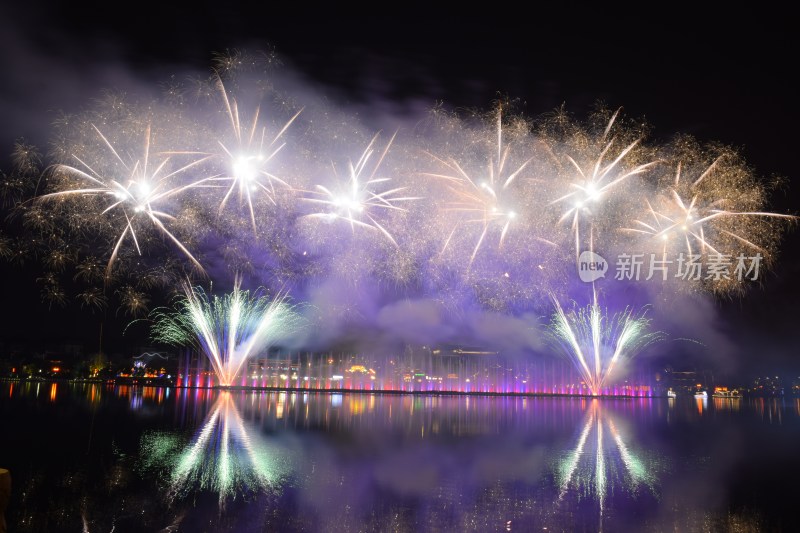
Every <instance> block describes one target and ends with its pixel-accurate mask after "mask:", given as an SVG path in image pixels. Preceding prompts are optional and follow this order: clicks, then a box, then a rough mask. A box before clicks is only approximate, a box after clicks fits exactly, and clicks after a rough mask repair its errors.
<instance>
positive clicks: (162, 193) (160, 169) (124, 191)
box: [39, 125, 204, 279]
mask: <svg viewBox="0 0 800 533" xmlns="http://www.w3.org/2000/svg"><path fill="white" fill-rule="evenodd" d="M92 128H93V129H94V131H95V132H96V134H97V136H98V137H99V138H100V140H101V141H102V143H103V145H104V146H105V147H106V148H107V151H108V156H109V159H110V160H108V159H101V160H100V161H99V164H100V165H102V166H101V167H95V165H94V163H93V164H92V165H90V164H89V163H88V162H86V161H84V160H83V159H81V157H80V156H78V155H76V154H73V156H72V157H73V158H74V159H75V160H76V161H77V162H78V163H79V165H80V168H79V167H74V166H70V165H56V166H55V167H54V172H55V173H56V174H57V175H59V174H60V175H64V176H66V177H69V178H75V179H77V181H78V182H79V185H78V186H77V187H73V186H70V187H69V188H68V189H67V190H61V191H57V192H54V193H50V194H46V195H44V196H41V197H39V200H40V201H53V200H57V199H61V198H65V197H79V198H87V197H101V198H103V199H104V202H103V204H102V207H101V210H100V212H99V213H98V215H99V216H100V217H103V216H109V217H116V220H118V221H119V225H120V226H121V227H122V228H123V229H122V232H121V233H120V234H119V235H118V237H117V238H116V243H115V245H114V248H113V251H112V252H111V257H110V258H109V260H108V266H107V267H106V279H108V278H109V277H110V275H111V268H112V266H113V264H114V261H115V260H116V258H117V256H118V254H119V250H120V247H121V246H122V244H123V242H124V241H125V239H126V237H130V239H131V240H132V241H133V244H134V246H135V247H136V251H137V252H138V253H139V255H141V254H142V250H141V247H140V246H139V239H138V238H137V226H138V225H139V221H140V220H142V219H144V220H145V221H146V222H147V223H148V225H150V226H152V227H155V228H156V229H157V230H158V231H159V232H160V233H161V234H162V235H164V236H166V237H168V238H169V239H170V240H171V241H172V242H173V243H174V244H175V245H176V246H177V247H178V249H179V250H180V251H181V252H183V254H184V255H185V256H186V257H187V258H189V259H190V260H191V261H192V262H193V263H194V264H195V266H196V267H197V268H198V269H199V270H200V271H201V272H202V271H203V267H202V265H201V264H200V262H199V261H197V259H195V257H194V256H193V255H192V254H191V253H190V252H189V250H188V249H187V248H186V246H184V244H183V243H182V242H181V241H180V240H178V238H177V237H175V235H173V234H172V233H171V232H170V231H169V230H168V229H167V227H166V225H165V224H164V221H165V220H167V221H168V220H173V219H174V218H175V217H173V216H172V215H170V214H168V213H166V212H164V211H162V210H161V209H160V207H159V202H162V201H164V200H165V199H167V198H169V197H170V196H172V195H174V194H175V193H176V192H177V191H178V189H177V188H175V187H172V186H171V181H170V180H171V178H174V177H175V176H178V175H180V174H181V173H183V172H185V171H186V170H188V169H190V168H192V167H194V166H195V165H198V164H199V163H201V162H202V161H203V160H204V158H201V159H196V160H194V161H191V162H190V163H188V164H185V165H182V166H180V167H179V168H177V169H176V170H168V168H169V167H168V163H169V162H170V158H169V157H164V156H162V157H161V158H159V159H157V160H156V161H151V154H150V141H151V135H150V126H149V125H148V126H147V129H146V131H145V135H144V138H145V142H144V148H143V151H142V155H141V157H140V158H136V159H134V160H133V161H127V162H126V161H125V159H123V158H122V156H120V154H119V152H118V151H117V150H116V149H115V148H114V146H113V145H112V144H111V142H109V140H108V139H107V138H106V136H105V135H103V133H102V132H101V131H100V130H99V129H98V128H97V126H95V125H92ZM103 167H106V168H103ZM70 181H71V180H70ZM81 185H83V186H81Z"/></svg>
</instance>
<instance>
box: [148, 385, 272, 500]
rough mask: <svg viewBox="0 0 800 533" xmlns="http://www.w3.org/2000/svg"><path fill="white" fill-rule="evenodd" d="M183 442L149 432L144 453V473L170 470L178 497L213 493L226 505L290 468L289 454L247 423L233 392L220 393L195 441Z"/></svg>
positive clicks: (262, 487)
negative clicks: (187, 443)
mask: <svg viewBox="0 0 800 533" xmlns="http://www.w3.org/2000/svg"><path fill="white" fill-rule="evenodd" d="M180 441H181V439H180V437H179V436H178V435H176V434H174V433H171V432H152V433H148V434H146V435H145V436H144V437H143V438H142V446H141V454H140V455H141V457H142V466H143V468H144V469H145V470H151V469H154V468H157V469H159V470H162V471H164V472H166V477H167V479H168V484H169V491H168V492H169V496H170V497H171V498H173V499H174V498H176V497H181V496H184V495H186V494H187V493H189V492H192V491H196V490H201V491H211V492H214V493H215V494H217V495H218V496H219V504H220V507H224V506H225V503H226V500H227V499H228V498H232V497H235V496H237V495H238V494H239V493H246V492H252V491H261V490H266V489H268V488H269V487H271V486H272V485H273V484H274V483H275V482H276V481H277V480H278V479H279V478H280V477H281V476H282V475H284V474H285V472H286V471H287V468H288V462H287V459H286V452H285V451H284V450H282V449H281V448H280V447H278V446H277V445H274V444H272V443H270V442H269V441H268V440H267V439H265V438H263V437H262V435H261V433H260V431H259V429H258V428H257V427H254V426H252V425H251V424H249V423H247V422H245V421H244V420H243V419H242V416H241V415H240V413H239V410H238V408H237V407H236V403H235V401H234V398H233V395H232V394H231V393H229V392H221V393H220V394H219V396H218V397H217V399H216V400H215V401H214V404H213V406H212V408H211V410H210V411H209V413H208V415H207V416H206V418H205V420H204V421H203V423H202V425H201V426H200V427H199V428H198V429H197V431H195V434H194V437H193V438H192V441H191V443H190V444H189V445H187V446H184V445H182V443H181V442H180Z"/></svg>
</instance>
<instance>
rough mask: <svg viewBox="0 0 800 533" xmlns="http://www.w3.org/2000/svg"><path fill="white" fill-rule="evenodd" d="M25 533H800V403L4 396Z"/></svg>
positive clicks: (16, 519)
mask: <svg viewBox="0 0 800 533" xmlns="http://www.w3.org/2000/svg"><path fill="white" fill-rule="evenodd" d="M0 421H2V438H0V467H2V468H8V469H9V470H11V473H12V479H13V491H12V499H11V503H10V506H9V509H8V511H7V513H6V518H7V520H8V523H9V530H10V531H21V532H28V531H47V532H51V531H75V532H80V531H86V532H110V531H114V532H126V531H165V532H166V531H189V532H195V531H281V532H283V531H287V532H291V531H347V532H350V531H398V532H399V531H548V532H552V531H637V532H639V531H797V530H798V527H799V526H800V519H798V518H796V517H797V516H798V503H797V501H798V500H797V498H796V494H797V489H798V487H800V400H798V399H779V400H769V399H767V400H756V399H742V400H715V399H711V398H710V399H708V400H705V401H703V400H694V399H692V398H686V399H681V398H678V399H677V400H667V399H666V398H657V399H635V400H634V399H599V400H591V399H580V398H546V397H526V398H523V397H480V396H411V395H380V394H355V393H351V394H325V393H301V392H298V393H292V392H241V391H236V392H224V391H220V390H198V389H165V388H152V387H138V388H135V387H124V386H117V387H113V386H105V385H74V384H68V383H9V382H4V383H0Z"/></svg>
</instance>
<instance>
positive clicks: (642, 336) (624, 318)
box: [549, 289, 662, 396]
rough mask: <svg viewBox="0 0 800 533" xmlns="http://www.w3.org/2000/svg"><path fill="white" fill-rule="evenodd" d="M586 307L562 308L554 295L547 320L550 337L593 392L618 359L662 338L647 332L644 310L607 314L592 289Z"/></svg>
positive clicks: (647, 325) (602, 384)
mask: <svg viewBox="0 0 800 533" xmlns="http://www.w3.org/2000/svg"><path fill="white" fill-rule="evenodd" d="M592 297H593V298H592V303H591V304H589V305H588V306H587V307H584V308H581V309H578V310H572V311H569V312H566V311H564V309H563V308H562V307H561V304H560V303H559V302H558V300H556V299H555V298H553V304H554V306H555V308H556V312H555V313H554V314H553V318H552V320H551V323H550V329H549V331H550V335H551V339H552V340H553V341H554V342H555V343H556V344H557V345H558V346H559V347H560V348H561V349H562V350H563V351H565V352H566V353H567V355H568V357H569V358H570V360H572V361H573V362H574V363H575V367H576V368H577V369H578V371H579V372H580V374H581V377H582V378H583V380H584V383H585V384H586V386H587V387H589V390H590V391H591V393H592V395H593V396H597V395H599V394H602V391H603V386H604V385H605V384H606V381H607V379H608V378H609V376H610V375H611V373H612V371H613V370H614V367H615V365H617V364H618V363H619V362H620V361H621V360H623V359H625V358H626V357H633V355H635V354H636V353H638V352H639V351H641V350H642V349H644V348H645V347H646V346H648V345H649V344H651V343H653V342H656V341H658V340H660V339H661V337H662V335H661V333H658V332H655V333H654V332H649V331H648V328H649V325H650V319H648V318H646V317H645V312H644V311H642V312H638V313H637V312H634V311H633V310H632V309H630V308H626V309H625V310H624V311H622V312H620V313H616V314H614V315H610V316H609V315H608V314H607V312H604V310H603V309H602V308H601V307H600V304H599V303H598V297H597V291H596V290H595V289H593V291H592Z"/></svg>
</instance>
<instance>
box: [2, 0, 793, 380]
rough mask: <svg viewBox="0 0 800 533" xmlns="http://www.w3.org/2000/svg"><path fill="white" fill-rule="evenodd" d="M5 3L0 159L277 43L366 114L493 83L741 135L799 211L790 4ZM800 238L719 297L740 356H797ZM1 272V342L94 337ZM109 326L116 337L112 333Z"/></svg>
mask: <svg viewBox="0 0 800 533" xmlns="http://www.w3.org/2000/svg"><path fill="white" fill-rule="evenodd" d="M8 4H10V3H9V2H6V3H4V4H3V5H2V6H1V7H0V124H2V128H0V169H7V168H8V167H9V165H10V163H9V157H8V155H7V154H9V153H10V151H11V148H12V145H13V143H14V141H15V139H18V138H25V140H27V141H28V142H31V143H33V144H36V145H39V146H42V147H46V145H47V142H48V135H49V133H48V131H49V129H50V128H49V124H50V123H51V122H52V121H53V119H54V118H55V117H56V115H57V112H58V111H60V110H63V111H66V112H70V111H76V110H80V109H81V108H83V107H86V106H88V105H90V104H91V100H92V99H93V98H96V97H98V96H100V94H101V91H102V90H103V89H109V88H111V89H122V90H130V91H132V92H134V91H138V90H140V89H141V88H142V87H150V88H151V90H152V89H153V88H157V87H158V85H159V83H162V82H164V81H165V80H167V79H168V78H169V76H170V75H176V76H185V75H190V74H192V73H198V74H206V73H208V70H209V67H210V64H211V57H212V53H214V52H224V51H225V50H226V49H233V48H243V49H247V50H260V49H267V48H273V49H274V50H275V51H276V52H277V54H278V55H279V56H280V57H281V58H282V59H283V61H284V62H285V64H286V68H287V69H290V70H293V71H296V72H297V73H298V75H299V76H300V77H301V78H303V79H305V81H306V82H307V83H308V84H310V85H312V86H314V87H316V88H317V89H319V90H320V91H321V92H323V93H326V94H328V95H329V97H330V98H331V99H333V100H334V101H337V102H339V103H341V104H342V105H347V106H349V107H351V108H353V109H358V110H359V111H360V113H361V114H362V115H364V117H366V122H367V123H369V118H368V117H369V116H370V112H371V111H372V112H375V111H376V110H377V113H375V114H376V115H379V116H387V115H388V116H393V115H394V116H398V117H407V116H408V115H413V114H418V113H421V112H424V110H425V109H427V108H429V107H431V106H432V105H434V104H435V103H437V102H439V101H442V102H444V104H445V106H446V107H449V108H463V107H480V108H488V107H489V106H490V104H491V102H492V101H493V100H495V99H497V97H498V95H505V96H508V97H511V98H518V99H520V100H521V101H522V102H524V105H523V110H524V112H525V114H527V115H528V116H531V117H536V116H538V115H540V114H542V113H545V112H549V111H551V110H553V109H554V108H556V107H558V106H560V105H562V104H564V105H565V106H566V108H567V110H568V111H570V112H571V113H573V114H575V115H576V116H578V117H581V116H585V115H586V114H587V113H588V112H590V111H591V110H592V109H593V108H594V106H595V105H596V104H597V102H598V101H602V102H604V103H605V104H606V105H607V106H609V107H611V108H616V107H620V106H621V107H622V108H623V109H624V112H625V113H626V114H627V115H628V116H630V117H637V118H642V119H644V120H646V121H647V122H648V123H649V124H651V126H652V128H653V130H652V140H655V141H658V140H667V139H670V138H671V137H672V136H673V135H674V134H676V133H688V134H692V135H694V136H696V137H697V138H698V139H700V140H701V141H720V142H722V143H725V144H728V145H732V146H736V147H738V148H739V149H740V150H741V152H742V154H743V155H744V157H745V158H746V160H747V161H748V163H749V164H750V165H751V166H752V167H754V168H755V169H756V170H757V172H758V174H760V175H762V176H765V177H770V176H782V177H785V178H787V181H788V185H787V187H786V190H785V191H783V192H782V193H780V194H777V195H775V196H774V197H773V199H772V203H771V206H770V207H771V209H772V210H775V211H779V212H785V213H793V214H798V213H800V209H798V206H800V168H798V167H799V165H798V159H797V149H796V146H795V140H796V135H795V128H796V125H797V124H798V123H800V121H799V119H800V116H798V109H799V107H800V106H798V101H797V88H796V86H795V85H794V84H793V83H792V82H791V81H790V79H791V78H793V77H794V76H795V75H796V72H795V70H796V65H797V60H796V50H797V49H798V43H797V40H798V38H797V31H796V28H793V27H792V24H791V23H792V21H793V20H796V19H793V17H791V16H789V15H788V14H786V13H781V12H780V11H778V10H776V8H773V7H769V6H766V5H763V6H762V5H760V4H759V5H758V6H757V7H753V5H754V4H753V3H729V4H728V5H726V6H725V7H724V8H723V10H722V11H720V12H716V13H714V12H698V11H697V10H695V9H690V8H686V7H681V6H679V5H677V4H675V3H672V2H670V3H658V4H655V3H642V4H641V5H640V6H639V7H638V8H634V9H632V10H631V8H621V7H620V8H613V7H607V8H605V9H602V10H598V9H597V8H591V9H588V10H587V9H586V8H579V7H573V8H570V9H565V10H563V11H560V12H559V11H556V10H554V9H551V8H547V9H545V8H542V7H541V6H539V5H538V3H535V4H533V5H532V8H531V9H530V10H529V11H531V12H532V13H533V14H532V15H527V14H523V13H521V12H517V11H515V10H514V9H513V8H510V7H507V5H506V4H486V5H485V7H484V8H483V9H481V10H480V11H467V12H460V11H456V10H437V9H433V8H432V7H431V6H430V5H428V6H426V7H423V8H417V7H413V6H408V5H404V4H385V5H382V6H381V7H382V9H381V11H385V12H388V13H389V15H388V16H386V17H383V16H377V15H375V16H372V15H370V13H372V12H373V10H369V9H366V10H364V11H363V12H362V13H359V14H356V13H345V12H342V11H339V10H331V9H325V10H318V9H315V8H312V7H310V6H307V5H306V4H305V3H295V4H291V3H289V4H288V8H287V7H283V8H281V9H276V10H272V9H268V8H266V7H265V8H264V9H263V10H253V9H244V8H242V9H241V10H239V9H234V8H232V7H230V6H232V3H229V2H226V3H220V4H204V3H200V2H196V3H193V5H192V7H191V8H189V9H179V8H177V7H172V6H170V5H168V3H167V2H162V3H158V4H154V5H151V6H148V5H147V3H146V2H130V3H114V4H112V3H108V4H107V5H106V7H104V8H103V7H101V8H97V9H91V10H90V9H89V8H77V9H76V8H75V7H74V6H73V4H74V3H72V2H69V3H63V4H62V5H61V6H57V7H54V6H50V5H45V4H42V5H40V6H38V5H36V3H35V2H18V3H16V4H19V5H15V6H12V5H8ZM604 4H605V3H604ZM263 5H265V6H269V7H270V8H271V7H272V6H274V3H265V4H263ZM112 6H113V9H112ZM291 8H293V9H291ZM120 12H123V13H124V14H125V15H124V17H123V16H120V15H119V14H118V13H120ZM379 126H380V125H377V124H376V127H379ZM799 245H800V230H799V229H795V230H793V231H790V233H789V234H788V235H787V237H786V238H785V240H784V243H783V246H782V259H781V261H780V265H779V267H778V268H776V269H775V270H774V271H773V272H772V273H771V274H770V277H769V279H768V280H767V282H766V284H765V286H764V287H763V288H762V289H760V290H758V291H752V292H751V293H750V294H747V295H746V296H745V297H744V298H741V299H739V298H737V299H735V300H724V301H719V302H717V304H716V305H717V306H718V308H719V312H720V324H719V328H720V331H721V332H722V333H723V334H724V335H726V336H728V338H729V339H730V340H731V341H732V343H733V344H735V345H736V346H738V347H739V348H740V349H738V350H737V354H735V355H731V357H735V358H736V360H735V361H732V364H733V363H735V366H736V368H738V369H740V370H741V371H742V372H762V371H763V372H766V371H770V372H771V371H772V370H775V371H781V372H783V371H784V370H788V369H791V370H792V371H796V370H800V368H798V367H800V357H799V356H798V354H797V351H798V350H797V348H798V346H800V329H798V328H797V327H796V323H797V316H798V315H799V314H800V304H798V298H797V297H798V295H800V268H799V267H798V261H800V246H799ZM2 272H3V274H4V275H3V277H2V281H0V283H1V284H2V291H3V294H4V297H3V298H4V304H5V305H4V306H3V308H4V311H3V317H4V321H3V323H2V325H0V341H10V340H20V339H26V338H29V339H30V338H36V339H37V340H42V339H54V340H56V339H63V338H67V337H69V336H70V335H76V333H75V332H76V331H92V334H91V337H92V338H93V336H94V333H93V332H94V328H95V326H94V325H92V327H91V328H88V327H86V328H81V324H86V323H90V324H95V323H96V320H97V319H96V318H95V319H91V318H87V317H80V316H76V314H75V313H74V312H72V313H65V312H58V313H52V314H50V313H48V312H47V307H46V305H45V304H42V303H40V301H39V299H38V289H37V287H36V286H35V283H34V281H33V279H32V276H30V275H26V273H25V272H23V271H21V270H20V269H18V268H16V267H11V266H7V265H4V266H2ZM111 314H113V313H111ZM120 322H121V323H123V322H124V321H120ZM110 329H113V328H110ZM77 335H83V333H78V334H77ZM108 335H109V342H110V343H114V342H121V340H120V337H119V331H111V332H110V333H109V334H108ZM87 336H88V334H87Z"/></svg>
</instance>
